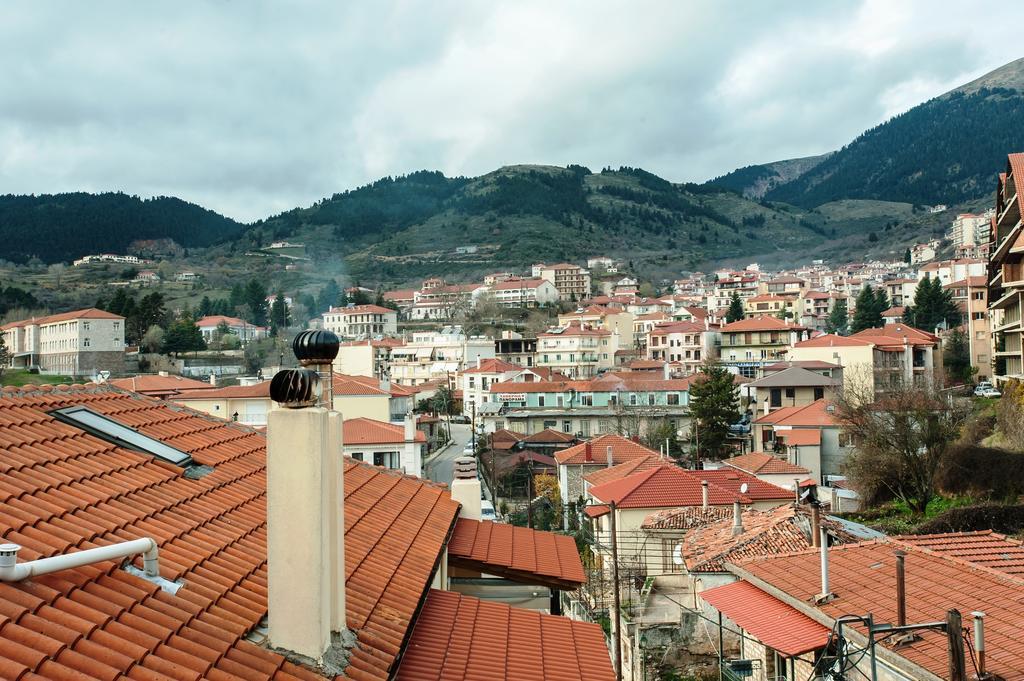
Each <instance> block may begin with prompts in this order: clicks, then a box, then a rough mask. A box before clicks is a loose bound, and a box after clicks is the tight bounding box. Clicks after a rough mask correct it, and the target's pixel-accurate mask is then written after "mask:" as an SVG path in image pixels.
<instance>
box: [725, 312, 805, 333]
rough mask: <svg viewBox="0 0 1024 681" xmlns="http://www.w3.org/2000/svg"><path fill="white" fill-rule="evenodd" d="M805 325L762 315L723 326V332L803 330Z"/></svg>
mask: <svg viewBox="0 0 1024 681" xmlns="http://www.w3.org/2000/svg"><path fill="white" fill-rule="evenodd" d="M803 328H804V327H802V326H800V325H799V324H791V323H790V322H787V321H783V320H781V319H779V318H778V317H770V316H761V317H754V318H752V319H741V320H739V321H738V322H732V323H731V324H726V325H725V326H723V327H722V329H721V330H722V333H732V332H737V331H802V330H803Z"/></svg>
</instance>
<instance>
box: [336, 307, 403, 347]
mask: <svg viewBox="0 0 1024 681" xmlns="http://www.w3.org/2000/svg"><path fill="white" fill-rule="evenodd" d="M322 316H323V328H325V329H327V330H328V331H333V332H334V333H335V334H337V336H338V338H341V339H348V338H372V337H375V336H394V335H396V334H397V333H398V311H397V310H392V309H390V308H387V307H381V306H380V305H349V306H347V307H332V308H331V309H329V310H328V311H327V312H324V313H323V315H322Z"/></svg>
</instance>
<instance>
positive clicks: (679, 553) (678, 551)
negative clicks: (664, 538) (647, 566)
mask: <svg viewBox="0 0 1024 681" xmlns="http://www.w3.org/2000/svg"><path fill="white" fill-rule="evenodd" d="M672 562H673V563H675V564H676V565H682V564H683V545H682V544H676V547H675V548H674V549H672Z"/></svg>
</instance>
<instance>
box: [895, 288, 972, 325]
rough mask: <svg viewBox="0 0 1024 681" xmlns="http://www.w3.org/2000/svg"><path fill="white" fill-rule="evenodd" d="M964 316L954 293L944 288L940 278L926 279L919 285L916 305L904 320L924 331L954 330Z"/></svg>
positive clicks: (915, 293) (908, 311) (915, 294)
mask: <svg viewBox="0 0 1024 681" xmlns="http://www.w3.org/2000/svg"><path fill="white" fill-rule="evenodd" d="M962 317H963V314H962V313H961V312H960V308H959V307H957V304H956V302H955V301H954V300H953V292H952V291H950V290H948V289H943V288H942V283H941V282H940V281H939V280H938V278H934V279H933V278H931V277H925V278H924V279H922V280H921V281H920V282H918V284H917V290H916V291H915V292H914V304H913V306H911V308H910V309H909V310H907V311H906V314H905V315H904V318H905V319H906V320H907V323H908V324H911V325H913V326H915V327H917V328H919V329H922V330H924V331H933V330H934V329H935V328H937V327H945V328H952V327H954V326H957V325H959V324H960V322H961V320H962Z"/></svg>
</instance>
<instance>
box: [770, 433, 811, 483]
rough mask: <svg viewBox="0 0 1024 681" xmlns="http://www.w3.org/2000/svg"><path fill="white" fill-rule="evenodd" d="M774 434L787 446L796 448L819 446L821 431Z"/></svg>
mask: <svg viewBox="0 0 1024 681" xmlns="http://www.w3.org/2000/svg"><path fill="white" fill-rule="evenodd" d="M775 434H776V435H777V436H778V438H779V439H780V440H782V441H783V442H784V443H786V444H787V445H789V446H794V447H798V446H814V445H821V431H820V430H816V429H814V428H799V429H793V430H780V431H778V432H776V433H775ZM808 472H810V471H808Z"/></svg>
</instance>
